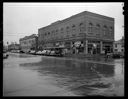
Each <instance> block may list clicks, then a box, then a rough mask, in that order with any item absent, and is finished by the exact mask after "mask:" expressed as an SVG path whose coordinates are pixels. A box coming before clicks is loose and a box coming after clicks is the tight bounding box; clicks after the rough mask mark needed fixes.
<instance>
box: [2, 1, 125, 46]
mask: <svg viewBox="0 0 128 99" xmlns="http://www.w3.org/2000/svg"><path fill="white" fill-rule="evenodd" d="M123 6H124V3H123V2H95V3H94V2H93V3H91V2H90V3H89V2H88V3H86V2H84V3H75V2H73V3H66V2H65V3H59V2H58V3H53V2H52V3H43V2H42V3H7V2H6V3H3V41H4V44H7V42H9V44H10V43H11V42H17V43H19V39H20V38H23V37H25V36H29V35H31V34H38V29H39V28H41V27H45V26H47V25H49V24H51V23H53V22H55V21H58V20H63V19H66V18H68V17H70V16H72V15H75V14H78V13H80V12H83V11H90V12H93V13H97V14H101V15H105V16H108V17H112V18H114V19H115V37H114V38H115V40H119V39H121V38H122V36H124V28H123V26H124V15H123V14H122V12H123Z"/></svg>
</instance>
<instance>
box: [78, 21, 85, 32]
mask: <svg viewBox="0 0 128 99" xmlns="http://www.w3.org/2000/svg"><path fill="white" fill-rule="evenodd" d="M79 28H80V32H83V31H84V24H83V23H80V24H79Z"/></svg>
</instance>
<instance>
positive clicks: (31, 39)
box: [19, 34, 38, 52]
mask: <svg viewBox="0 0 128 99" xmlns="http://www.w3.org/2000/svg"><path fill="white" fill-rule="evenodd" d="M37 40H38V37H37V35H36V34H32V35H30V36H25V37H24V38H21V39H20V40H19V42H20V46H21V50H22V51H23V52H29V51H30V50H37V45H38V44H37Z"/></svg>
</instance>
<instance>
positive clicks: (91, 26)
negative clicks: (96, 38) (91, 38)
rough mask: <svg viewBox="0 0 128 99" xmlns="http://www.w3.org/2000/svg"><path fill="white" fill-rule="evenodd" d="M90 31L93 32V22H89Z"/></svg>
mask: <svg viewBox="0 0 128 99" xmlns="http://www.w3.org/2000/svg"><path fill="white" fill-rule="evenodd" d="M88 32H89V33H92V32H93V24H92V23H91V22H90V23H89V27H88Z"/></svg>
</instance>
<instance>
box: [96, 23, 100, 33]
mask: <svg viewBox="0 0 128 99" xmlns="http://www.w3.org/2000/svg"><path fill="white" fill-rule="evenodd" d="M96 33H97V34H99V33H100V25H99V24H97V25H96Z"/></svg>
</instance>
